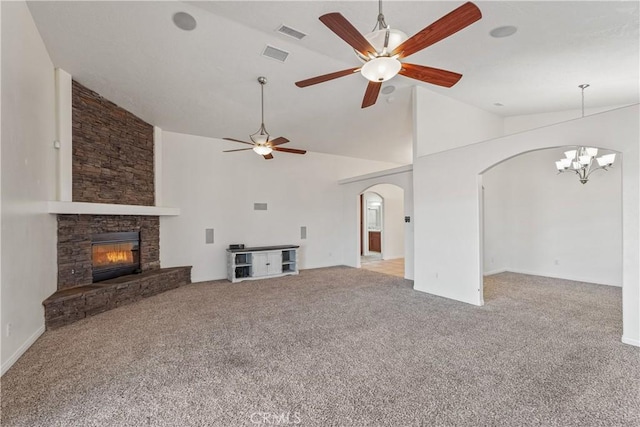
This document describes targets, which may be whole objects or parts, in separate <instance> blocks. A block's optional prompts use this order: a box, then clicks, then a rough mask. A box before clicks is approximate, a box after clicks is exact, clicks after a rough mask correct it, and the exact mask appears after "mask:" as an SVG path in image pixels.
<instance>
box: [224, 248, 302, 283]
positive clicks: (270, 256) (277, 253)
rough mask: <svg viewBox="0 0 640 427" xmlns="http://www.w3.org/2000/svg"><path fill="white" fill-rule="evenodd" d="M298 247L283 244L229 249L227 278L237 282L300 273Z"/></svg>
mask: <svg viewBox="0 0 640 427" xmlns="http://www.w3.org/2000/svg"><path fill="white" fill-rule="evenodd" d="M298 248H299V246H296V245H281V246H261V247H254V248H243V249H227V279H229V281H231V282H233V283H236V282H241V281H243V280H256V279H266V278H269V277H282V276H288V275H294V274H298Z"/></svg>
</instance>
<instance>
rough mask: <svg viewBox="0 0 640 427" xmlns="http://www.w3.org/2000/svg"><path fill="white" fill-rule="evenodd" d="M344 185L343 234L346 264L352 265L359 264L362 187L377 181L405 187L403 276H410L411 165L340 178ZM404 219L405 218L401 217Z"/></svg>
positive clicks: (407, 277)
mask: <svg viewBox="0 0 640 427" xmlns="http://www.w3.org/2000/svg"><path fill="white" fill-rule="evenodd" d="M340 184H341V185H342V186H343V190H342V192H343V207H344V216H345V218H347V222H346V227H345V229H344V235H345V236H351V237H347V238H346V239H345V245H346V249H345V264H346V265H348V266H351V267H360V248H359V242H360V220H359V215H360V199H359V195H360V194H362V193H363V192H364V191H365V190H367V189H369V188H373V187H374V186H376V185H379V184H391V185H392V186H397V187H399V188H401V189H403V191H404V213H403V217H404V216H409V217H410V218H411V221H410V222H408V223H404V225H403V229H404V277H405V279H409V280H413V269H414V265H413V259H414V258H413V245H414V243H413V239H414V236H413V224H414V221H415V218H414V215H413V167H412V166H402V167H399V168H394V169H390V170H384V171H380V172H377V173H372V174H368V175H363V176H354V177H351V178H348V179H343V180H342V181H340ZM403 220H404V218H403Z"/></svg>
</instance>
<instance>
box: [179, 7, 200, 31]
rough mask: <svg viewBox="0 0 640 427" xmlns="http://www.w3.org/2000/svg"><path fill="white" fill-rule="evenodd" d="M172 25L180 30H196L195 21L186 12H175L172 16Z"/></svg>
mask: <svg viewBox="0 0 640 427" xmlns="http://www.w3.org/2000/svg"><path fill="white" fill-rule="evenodd" d="M173 23H174V24H176V27H178V28H180V29H181V30H185V31H191V30H193V29H194V28H196V19H195V18H194V17H193V16H191V15H189V14H188V13H186V12H177V13H175V14H174V15H173Z"/></svg>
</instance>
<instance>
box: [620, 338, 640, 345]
mask: <svg viewBox="0 0 640 427" xmlns="http://www.w3.org/2000/svg"><path fill="white" fill-rule="evenodd" d="M620 341H622V342H623V343H625V344H629V345H633V346H635V347H640V340H634V339H632V338H627V337H625V336H623V337H622V339H621V340H620Z"/></svg>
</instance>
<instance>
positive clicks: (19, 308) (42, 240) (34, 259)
mask: <svg viewBox="0 0 640 427" xmlns="http://www.w3.org/2000/svg"><path fill="white" fill-rule="evenodd" d="M1 7H2V131H1V132H2V155H1V160H2V179H1V182H2V217H1V219H2V235H1V239H2V240H1V245H2V269H1V275H2V279H1V280H2V282H1V287H2V303H1V305H2V314H1V319H0V324H1V331H2V334H1V337H2V339H1V341H2V350H1V358H2V373H4V372H5V371H6V370H7V369H8V368H9V367H10V366H11V365H12V364H13V363H14V362H15V361H16V360H17V358H18V357H20V355H21V354H22V353H23V352H24V351H25V350H26V349H27V348H28V347H29V346H30V345H31V344H32V343H33V342H34V341H35V340H36V339H37V338H38V336H40V334H42V332H43V331H44V310H43V307H42V301H44V300H45V299H46V298H47V297H48V296H49V295H51V294H52V293H53V292H55V290H56V277H57V270H56V218H55V216H54V215H50V214H48V213H46V204H45V203H44V202H45V201H47V200H54V199H55V196H56V180H55V176H56V173H55V172H56V152H55V150H54V148H53V141H54V139H55V81H54V68H53V64H52V62H51V60H50V59H49V56H48V54H47V51H46V49H45V47H44V44H43V43H42V40H41V39H40V36H39V34H38V31H37V29H36V27H35V24H34V22H33V20H32V18H31V15H30V13H29V11H28V9H27V6H26V4H25V3H24V2H2V3H1ZM9 324H11V335H10V336H7V326H8V325H9Z"/></svg>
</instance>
